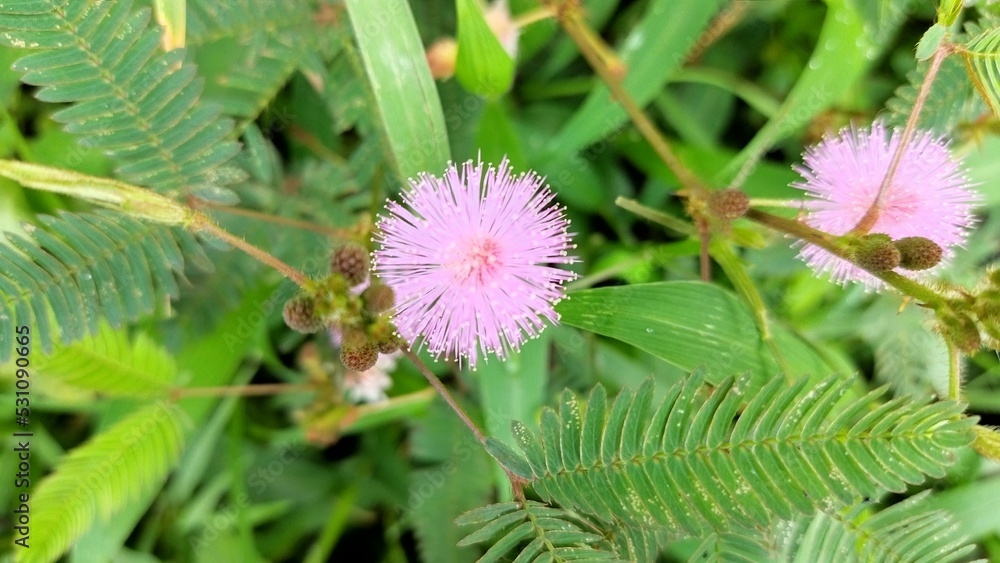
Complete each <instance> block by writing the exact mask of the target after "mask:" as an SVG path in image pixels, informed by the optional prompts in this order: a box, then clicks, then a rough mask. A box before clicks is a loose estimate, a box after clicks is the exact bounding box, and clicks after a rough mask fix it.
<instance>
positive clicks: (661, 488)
mask: <svg viewBox="0 0 1000 563" xmlns="http://www.w3.org/2000/svg"><path fill="white" fill-rule="evenodd" d="M748 383H749V379H748V377H747V376H743V377H740V378H737V379H732V378H730V379H726V380H724V381H722V382H721V383H719V385H718V386H717V387H716V388H714V389H711V390H710V388H708V387H706V386H705V383H704V378H703V376H702V375H701V374H698V373H696V374H694V375H692V376H691V377H690V378H689V379H688V380H687V381H686V382H684V383H682V384H678V385H675V386H674V387H673V388H672V389H671V390H670V391H669V392H668V393H667V398H666V399H665V400H664V401H663V402H662V403H660V405H659V406H658V407H656V408H655V410H654V409H653V407H652V406H651V400H650V399H651V396H652V381H651V380H650V381H647V382H646V383H645V384H644V385H643V386H642V387H640V388H639V389H638V390H637V391H635V392H633V391H630V390H625V391H622V392H621V393H620V394H619V395H618V397H617V398H616V399H615V400H614V401H613V402H612V403H610V404H609V402H608V399H607V394H606V392H605V391H604V388H603V387H600V386H598V387H597V388H595V389H594V390H593V391H592V392H591V395H590V399H589V400H588V401H587V403H585V404H580V403H579V402H578V401H577V399H576V397H575V396H573V395H572V394H571V393H569V392H566V393H564V394H563V398H562V402H561V405H560V408H559V414H558V415H556V413H555V412H553V411H552V410H551V409H546V410H545V411H543V413H542V421H541V433H540V435H538V436H537V437H536V436H535V435H534V434H533V433H532V432H530V431H529V430H528V429H527V427H525V426H524V425H523V424H520V423H515V427H514V437H515V439H516V440H518V443H519V446H520V448H521V449H522V451H523V452H524V455H525V459H524V461H523V462H522V463H520V464H518V467H516V470H518V472H519V473H520V474H521V477H523V478H525V479H527V480H528V482H529V483H530V484H531V486H532V487H533V488H534V489H535V491H537V492H538V493H539V494H540V495H541V496H542V497H543V498H545V499H547V500H549V501H551V502H556V503H558V504H560V505H561V506H564V507H567V508H571V509H573V510H579V511H582V512H584V513H587V514H593V515H595V516H597V517H599V518H602V519H604V520H610V519H619V520H621V521H622V522H624V523H626V524H628V525H631V526H641V527H647V528H665V529H667V530H669V531H670V532H671V533H674V534H681V535H694V536H701V535H704V534H707V533H710V532H712V531H714V530H726V529H728V528H730V527H733V526H737V527H740V526H749V525H754V524H756V525H760V524H764V523H769V522H774V521H775V520H777V519H785V520H787V519H791V518H793V517H795V516H797V515H799V514H810V513H812V512H814V511H815V510H816V509H821V508H822V509H829V508H831V507H835V506H846V505H852V504H855V503H857V502H858V501H860V500H861V499H863V498H871V497H873V496H875V495H878V494H881V493H883V492H885V491H896V492H901V491H904V490H905V489H906V487H907V485H908V484H916V483H920V482H923V481H924V479H925V476H927V475H930V476H934V477H941V476H943V475H944V471H945V469H946V468H947V467H948V466H949V465H951V463H953V461H954V449H955V448H958V447H961V446H964V445H967V444H969V443H970V442H971V440H972V433H971V431H970V427H971V426H972V425H973V424H974V423H975V419H970V418H956V416H957V415H958V414H959V413H961V411H962V407H961V405H959V404H957V403H951V402H941V403H935V404H931V405H928V404H927V403H921V402H914V401H911V400H908V399H895V400H892V401H889V402H887V403H884V404H882V405H879V406H877V407H874V408H873V407H872V402H873V400H874V399H875V398H876V397H877V396H878V395H879V393H880V392H878V391H875V392H872V393H870V394H868V395H866V396H865V397H862V398H860V399H857V400H854V401H851V402H850V403H849V404H847V405H845V406H843V408H842V409H841V410H839V411H835V410H834V409H835V407H836V406H837V405H838V402H839V401H840V400H841V399H843V398H844V396H845V394H846V392H847V390H848V388H849V387H850V385H851V382H850V380H838V379H836V378H829V379H826V380H823V381H822V382H820V383H819V384H816V385H812V386H810V385H809V384H808V382H807V381H806V380H799V381H797V382H796V383H794V384H792V385H790V386H789V385H788V384H787V382H786V381H785V380H783V379H781V378H775V379H774V380H773V381H771V382H770V383H769V384H768V385H766V386H765V387H764V388H763V389H761V390H760V392H759V393H757V394H756V395H754V396H753V397H752V398H750V397H747V398H749V399H750V403H749V405H748V406H747V407H746V408H745V409H744V410H743V411H742V413H740V414H739V415H738V419H737V421H736V423H735V424H733V423H732V420H733V419H734V417H737V414H738V413H739V411H740V407H741V404H742V402H743V400H744V398H745V397H746V393H747V387H748ZM509 454H513V452H509ZM525 468H527V471H525V470H524V469H525ZM511 469H515V467H511Z"/></svg>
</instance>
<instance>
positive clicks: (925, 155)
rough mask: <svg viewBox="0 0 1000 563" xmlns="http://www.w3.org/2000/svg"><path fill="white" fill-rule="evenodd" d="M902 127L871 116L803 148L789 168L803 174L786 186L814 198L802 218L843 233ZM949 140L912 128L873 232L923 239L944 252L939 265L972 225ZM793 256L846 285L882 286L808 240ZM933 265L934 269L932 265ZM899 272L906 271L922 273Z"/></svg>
mask: <svg viewBox="0 0 1000 563" xmlns="http://www.w3.org/2000/svg"><path fill="white" fill-rule="evenodd" d="M901 136H902V132H901V131H892V132H890V131H888V130H887V129H886V127H885V126H884V125H883V124H882V123H880V122H876V123H875V124H873V125H872V127H871V129H856V128H847V129H844V130H841V131H840V133H839V134H838V135H836V136H834V137H830V138H827V139H825V140H823V141H822V142H821V143H819V144H818V145H815V146H813V147H811V148H810V149H808V150H807V151H806V153H805V156H804V160H805V165H804V166H796V167H795V169H796V171H798V172H799V173H800V174H801V175H802V177H803V178H804V179H805V181H804V182H796V183H793V184H792V185H793V186H795V187H797V188H801V189H803V190H805V191H806V192H807V193H808V194H809V195H810V196H812V197H813V198H814V199H812V200H810V201H809V202H807V203H806V206H805V207H806V209H807V210H808V214H807V216H806V219H805V221H806V223H807V224H809V225H810V226H812V227H814V228H816V229H819V230H821V231H825V232H827V233H831V234H835V235H842V234H846V233H847V232H849V231H850V230H851V229H853V228H854V226H855V225H857V223H858V221H860V220H861V217H862V216H864V214H865V212H866V211H867V210H868V208H869V206H871V204H872V202H874V201H875V198H876V196H877V194H878V191H879V186H881V185H882V180H883V178H884V177H885V174H886V171H887V170H888V169H889V163H890V162H891V161H892V157H893V154H895V152H896V148H897V147H898V146H899V142H900V138H901ZM972 185H973V184H972V182H970V181H969V179H968V177H966V175H965V172H964V170H963V168H962V166H961V163H960V162H959V161H958V160H957V159H956V158H954V157H953V156H952V154H951V152H950V151H949V150H948V143H947V142H946V141H945V140H944V139H943V138H941V137H938V136H935V135H933V134H932V133H930V132H920V131H918V132H917V133H916V134H915V135H914V137H913V139H912V140H911V141H910V142H909V144H908V145H907V147H906V149H905V151H904V152H903V155H902V158H901V159H900V162H899V166H898V168H897V169H896V173H895V175H894V176H893V180H892V184H890V186H889V190H888V192H887V193H886V196H885V199H884V205H883V208H882V212H881V213H880V214H879V217H878V220H877V221H876V223H875V225H874V227H872V229H871V231H870V232H872V233H884V234H887V235H889V236H890V237H892V239H893V240H896V239H900V238H903V237H910V236H921V237H926V238H928V239H930V240H932V241H934V242H936V243H937V244H938V245H939V246H940V247H941V248H942V249H943V250H944V254H943V259H942V263H944V262H945V261H947V259H948V258H949V257H951V256H952V255H953V254H954V250H953V248H954V247H956V246H962V245H963V244H964V243H965V240H966V237H967V236H968V233H969V229H970V228H971V226H972V224H973V214H972V207H973V204H974V203H975V202H976V200H977V195H976V193H975V192H973V191H972V189H971V188H972ZM799 255H800V257H801V258H802V259H803V260H805V261H806V262H807V263H808V264H809V265H810V266H811V267H812V268H813V269H814V270H815V271H816V272H817V273H823V274H828V275H829V276H830V278H831V279H832V280H833V281H836V282H838V283H841V284H842V285H846V284H847V283H848V282H851V281H855V282H861V283H864V284H865V285H866V286H867V287H868V288H869V289H882V288H883V287H884V284H883V283H882V281H881V280H879V279H878V278H876V277H874V276H872V275H871V274H869V273H868V272H865V271H864V270H862V269H861V268H858V267H857V266H855V265H853V264H851V263H850V262H848V261H846V260H843V259H841V258H837V257H836V256H833V255H832V254H830V253H829V252H827V251H825V250H823V249H822V248H819V247H817V246H814V245H809V244H806V245H804V246H803V248H802V250H801V252H800V253H799ZM935 269H936V268H935ZM933 271H934V269H932V270H927V271H924V272H919V273H914V272H908V271H906V270H899V273H901V274H903V275H906V276H918V275H919V276H923V275H926V274H927V273H928V272H933Z"/></svg>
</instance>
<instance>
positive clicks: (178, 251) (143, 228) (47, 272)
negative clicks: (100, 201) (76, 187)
mask: <svg viewBox="0 0 1000 563" xmlns="http://www.w3.org/2000/svg"><path fill="white" fill-rule="evenodd" d="M41 221H42V222H43V223H45V225H46V226H47V230H46V229H41V228H34V229H32V231H31V237H32V238H33V239H34V240H33V241H32V240H28V239H25V238H24V237H21V236H18V235H14V234H8V235H7V239H8V240H9V241H10V243H11V244H12V245H13V246H7V245H0V290H2V291H3V300H2V301H0V313H2V316H3V317H4V322H3V323H0V361H6V360H7V359H8V358H9V357H10V354H11V352H12V349H13V342H14V340H13V339H14V334H13V331H14V327H15V326H17V325H22V324H23V325H28V326H30V327H31V328H32V330H33V332H34V334H35V338H34V342H35V343H36V345H38V346H41V348H42V350H43V351H45V352H46V353H50V352H52V350H53V342H55V340H56V339H57V338H59V337H61V339H62V342H63V343H70V342H73V341H75V340H79V339H81V338H83V337H85V336H86V335H88V334H94V333H96V332H97V330H98V326H99V319H100V318H102V317H103V318H106V319H107V320H108V322H109V323H110V324H111V326H113V327H115V328H118V327H121V326H122V324H123V323H124V322H126V321H134V320H136V319H138V318H140V317H141V316H142V315H145V314H148V313H150V312H152V311H153V310H154V309H155V308H156V307H157V306H158V305H160V304H162V303H165V302H167V300H168V299H170V298H174V297H177V294H178V287H177V282H176V281H175V279H174V278H175V276H178V275H180V274H182V273H183V272H184V256H185V255H186V256H187V258H188V259H189V260H191V261H193V262H194V263H195V264H198V265H201V266H202V267H210V263H209V262H208V259H207V257H205V255H204V253H203V251H202V249H201V246H200V245H199V244H198V242H197V241H196V240H195V239H194V237H193V236H191V235H190V234H189V233H187V232H186V231H183V230H181V229H179V228H169V227H164V226H161V225H155V224H146V223H140V222H139V221H136V220H135V219H131V218H129V217H125V216H120V215H111V214H107V213H101V214H71V213H62V214H60V216H59V217H41ZM54 321H55V324H54Z"/></svg>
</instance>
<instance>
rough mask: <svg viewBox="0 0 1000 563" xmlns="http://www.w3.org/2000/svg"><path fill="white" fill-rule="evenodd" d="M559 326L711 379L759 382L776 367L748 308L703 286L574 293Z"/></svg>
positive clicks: (722, 292) (563, 306)
mask: <svg viewBox="0 0 1000 563" xmlns="http://www.w3.org/2000/svg"><path fill="white" fill-rule="evenodd" d="M556 310H557V311H558V312H559V314H560V315H561V322H562V323H563V324H567V325H570V326H575V327H577V328H582V329H584V330H589V331H591V332H596V333H597V334H602V335H604V336H610V337H612V338H616V339H618V340H621V341H623V342H627V343H629V344H632V345H633V346H635V347H637V348H640V349H642V350H645V351H646V352H649V353H650V354H653V355H654V356H657V357H660V358H662V359H664V360H666V361H667V362H670V363H671V364H674V365H676V366H678V367H680V368H682V369H684V370H687V371H693V370H695V369H697V368H699V367H704V368H705V370H706V377H707V379H708V381H711V382H718V381H721V380H722V379H723V378H725V377H727V376H730V375H732V374H735V373H743V372H747V371H748V372H750V373H751V374H753V376H754V379H755V380H756V381H757V382H758V383H759V382H761V381H763V379H764V377H765V376H766V375H767V374H769V373H771V374H773V370H772V368H771V366H772V365H773V364H772V363H771V361H770V359H769V356H768V351H767V347H766V346H765V345H764V344H763V343H762V342H761V338H760V332H759V331H758V330H757V326H756V324H755V323H754V320H753V317H751V316H750V313H749V311H747V309H746V307H745V306H744V305H743V304H742V303H740V301H739V299H737V298H736V297H735V296H733V295H732V294H731V293H729V292H727V291H725V290H723V289H721V288H719V287H718V286H715V285H709V284H705V283H701V282H660V283H649V284H639V285H630V286H624V287H608V288H599V289H588V290H581V291H574V292H571V293H570V298H569V299H567V300H564V301H562V302H560V303H559V305H558V306H557V307H556Z"/></svg>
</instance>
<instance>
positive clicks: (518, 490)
mask: <svg viewBox="0 0 1000 563" xmlns="http://www.w3.org/2000/svg"><path fill="white" fill-rule="evenodd" d="M400 349H401V350H402V351H403V354H404V355H405V356H406V357H407V358H409V359H410V361H411V362H413V365H415V366H417V370H418V371H420V373H421V374H422V375H423V376H424V378H425V379H426V380H427V382H428V383H430V384H431V387H434V389H435V390H436V391H437V392H438V395H441V398H442V399H444V402H445V403H448V406H449V407H451V410H453V411H454V412H455V414H457V415H458V418H459V419H461V421H462V424H465V427H466V428H468V429H469V431H470V432H472V434H473V435H474V436H475V437H476V440H478V441H479V443H480V444H481V445H482V446H483V448H485V447H486V436H485V435H483V432H482V430H480V429H479V427H478V426H476V423H475V422H473V421H472V419H471V418H469V415H468V414H467V413H466V412H465V409H463V408H462V407H461V406H460V405H459V404H458V403H457V402H456V401H455V399H454V397H452V396H451V393H449V392H448V388H447V387H445V386H444V383H441V380H440V379H438V378H437V376H436V375H434V372H432V371H431V369H430V368H429V367H427V364H425V363H424V361H423V360H421V359H420V356H418V355H417V354H416V353H415V352H414V351H413V350H411V349H409V348H408V347H406V346H403V347H402V348H400ZM501 467H502V468H503V471H504V473H506V474H507V479H508V480H509V481H510V486H511V488H512V489H513V490H514V497H515V498H517V499H518V500H520V501H522V502H523V501H524V490H523V485H524V481H523V479H521V478H520V477H518V476H517V475H515V474H514V473H512V472H511V471H510V470H509V469H507V468H506V467H503V464H501Z"/></svg>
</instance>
